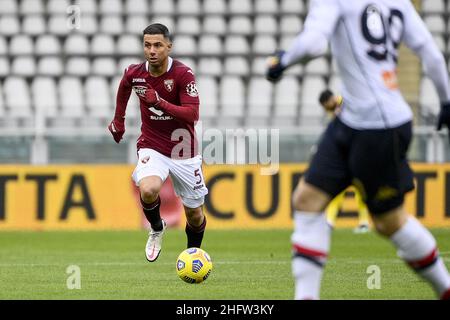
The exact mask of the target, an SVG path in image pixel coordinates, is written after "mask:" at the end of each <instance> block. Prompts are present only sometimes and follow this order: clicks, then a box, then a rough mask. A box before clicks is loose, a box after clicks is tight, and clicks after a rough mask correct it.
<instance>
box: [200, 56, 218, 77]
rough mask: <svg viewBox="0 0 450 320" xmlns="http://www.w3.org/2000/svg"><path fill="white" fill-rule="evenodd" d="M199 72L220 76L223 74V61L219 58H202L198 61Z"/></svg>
mask: <svg viewBox="0 0 450 320" xmlns="http://www.w3.org/2000/svg"><path fill="white" fill-rule="evenodd" d="M198 72H199V74H201V75H207V76H220V75H222V72H223V68H222V63H221V62H220V60H219V59H218V58H201V59H200V60H199V62H198Z"/></svg>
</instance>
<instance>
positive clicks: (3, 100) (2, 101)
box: [0, 60, 5, 117]
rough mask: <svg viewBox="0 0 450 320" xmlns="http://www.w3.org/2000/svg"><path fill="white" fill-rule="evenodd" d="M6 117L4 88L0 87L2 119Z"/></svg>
mask: <svg viewBox="0 0 450 320" xmlns="http://www.w3.org/2000/svg"><path fill="white" fill-rule="evenodd" d="M0 61H1V60H0ZM0 69H1V62H0ZM4 115H5V99H4V98H3V89H2V86H1V85H0V117H4Z"/></svg>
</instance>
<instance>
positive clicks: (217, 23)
mask: <svg viewBox="0 0 450 320" xmlns="http://www.w3.org/2000/svg"><path fill="white" fill-rule="evenodd" d="M226 31H227V24H226V22H225V18H224V17H222V16H217V15H216V16H205V18H204V20H203V34H218V35H224V34H225V33H226Z"/></svg>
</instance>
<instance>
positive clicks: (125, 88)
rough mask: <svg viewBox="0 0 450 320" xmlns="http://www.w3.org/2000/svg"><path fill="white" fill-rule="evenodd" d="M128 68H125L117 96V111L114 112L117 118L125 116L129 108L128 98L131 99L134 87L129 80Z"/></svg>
mask: <svg viewBox="0 0 450 320" xmlns="http://www.w3.org/2000/svg"><path fill="white" fill-rule="evenodd" d="M128 70H129V69H128V68H126V69H125V72H124V74H123V77H122V79H121V80H120V83H119V88H118V89H117V96H116V111H115V114H114V118H115V119H123V118H125V112H126V109H127V104H128V99H130V95H131V90H132V87H131V85H130V82H129V80H128Z"/></svg>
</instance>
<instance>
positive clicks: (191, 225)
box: [184, 206, 206, 248]
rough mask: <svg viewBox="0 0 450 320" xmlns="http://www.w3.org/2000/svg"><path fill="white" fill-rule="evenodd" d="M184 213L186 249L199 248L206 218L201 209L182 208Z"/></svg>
mask: <svg viewBox="0 0 450 320" xmlns="http://www.w3.org/2000/svg"><path fill="white" fill-rule="evenodd" d="M184 211H185V213H186V228H185V231H186V236H187V247H188V248H192V247H195V248H200V246H201V245H202V240H203V235H204V233H205V228H206V216H205V215H204V214H203V210H202V207H201V206H199V207H197V208H189V207H186V206H184Z"/></svg>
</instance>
